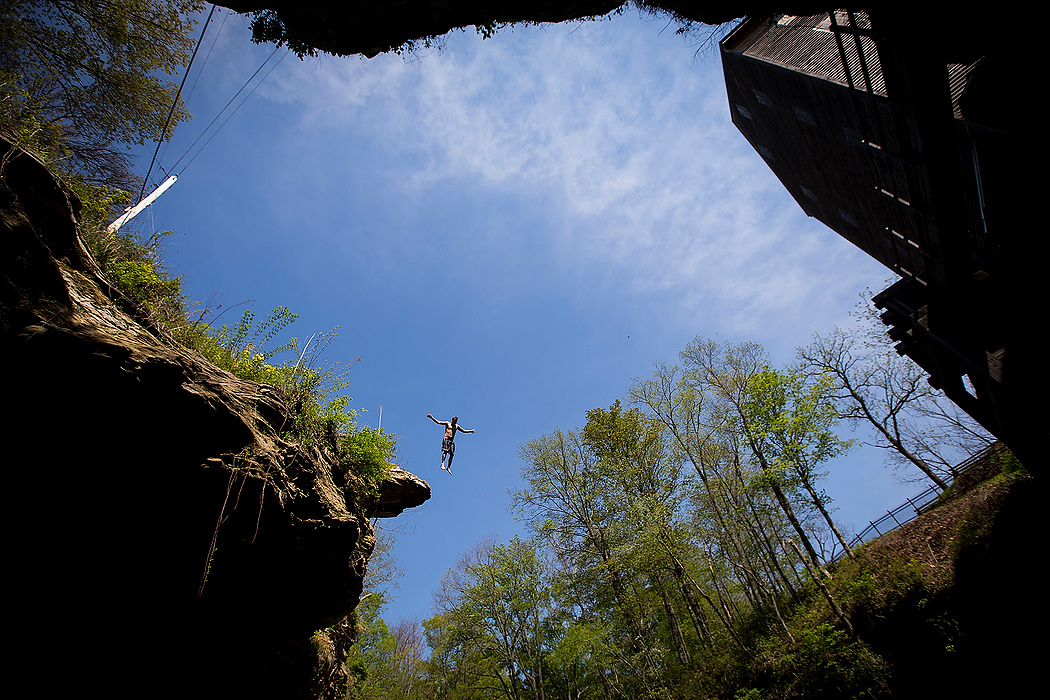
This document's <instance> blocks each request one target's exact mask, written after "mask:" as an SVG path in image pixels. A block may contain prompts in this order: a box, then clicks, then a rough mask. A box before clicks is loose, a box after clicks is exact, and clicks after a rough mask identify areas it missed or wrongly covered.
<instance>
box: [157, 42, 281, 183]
mask: <svg viewBox="0 0 1050 700" xmlns="http://www.w3.org/2000/svg"><path fill="white" fill-rule="evenodd" d="M280 48H281V47H279V46H278V47H277V48H275V49H274V50H273V53H271V54H270V55H269V56H267V57H266V60H265V61H263V62H262V64H261V65H260V66H259V67H258V68H257V69H256V70H255V72H254V73H252V75H251V77H250V78H248V80H247V81H245V83H244V85H242V86H241V89H240V90H238V91H237V93H236V94H235V95H234V96H233V97H231V98H230V101H229V102H227V103H226V106H225V107H223V108H222V109H221V110H219V113H218V114H216V115H215V118H214V119H212V120H211V122H210V123H209V124H208V126H206V127H205V128H204V131H202V132H201V134H200V136H198V137H197V138H196V139H195V140H194V141H193V143H191V144H190V146H189V148H187V149H186V152H185V153H183V154H182V156H181V157H180V158H179V159H178V160H177V161H175V165H173V166H171V169H172V170H175V168H177V167H178V165H179V163H181V162H182V159H183V158H185V157H186V156H187V155H189V153H190V151H192V150H193V147H194V146H196V145H197V142H199V141H200V140H201V139H202V138H204V135H205V134H207V133H208V129H210V128H211V127H212V125H213V124H215V122H216V121H218V120H219V117H221V116H222V113H223V112H225V111H226V110H227V108H229V106H230V105H231V104H233V101H234V100H236V99H237V96H238V95H240V94H241V93H242V92H243V91H244V89H245V88H246V87H248V84H249V83H251V82H252V80H254V79H255V76H257V75H258V74H259V71H261V70H262V69H263V68H264V67H265V66H266V64H267V63H269V62H270V59H271V58H273V57H274V55H275V54H276V53H277V52H278V51H279V50H280ZM287 55H288V53H287V52H286V53H285V54H284V56H281V59H280V60H279V61H277V63H274V64H273V65H272V66H271V67H270V70H268V71H266V75H264V76H263V77H262V80H260V81H259V82H257V83H256V84H255V87H253V88H252V89H251V92H249V93H248V94H247V95H246V96H245V98H244V99H243V100H241V103H240V104H238V105H237V106H236V107H235V108H234V109H233V111H232V112H230V114H229V116H227V117H226V119H225V120H223V122H222V124H220V125H219V128H218V129H216V130H215V131H213V132H212V134H211V136H209V137H208V140H207V141H205V142H204V145H203V146H201V147H200V149H198V151H197V152H196V153H195V154H193V157H192V158H190V159H189V161H188V162H187V163H186V165H185V167H183V169H182V171H183V172H185V171H186V168H188V167H190V163H192V162H193V161H195V160H196V159H197V156H199V155H200V154H201V152H202V151H203V150H204V149H205V148H207V147H208V144H209V143H211V140H212V139H213V138H215V137H216V136H217V135H218V133H219V132H220V131H222V128H223V127H224V126H226V122H228V121H230V119H231V118H233V115H234V114H237V110H239V109H240V108H241V107H243V106H244V103H245V102H247V101H248V98H250V97H251V96H252V95H253V94H255V91H256V90H258V89H259V86H260V85H262V84H263V82H264V81H265V80H266V78H267V77H268V76H269V75H270V73H272V72H273V71H274V69H275V68H277V66H279V65H281V61H283V60H284V59H285V56H287Z"/></svg>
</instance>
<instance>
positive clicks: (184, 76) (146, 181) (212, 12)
mask: <svg viewBox="0 0 1050 700" xmlns="http://www.w3.org/2000/svg"><path fill="white" fill-rule="evenodd" d="M213 14H215V5H214V4H213V5H212V6H211V12H209V13H208V19H206V20H205V21H204V28H203V29H201V35H200V38H198V39H197V45H196V46H195V47H193V55H191V56H190V62H189V63H188V64H187V65H186V73H185V74H184V75H183V76H182V82H181V83H179V89H178V91H177V92H176V93H175V99H174V100H172V103H171V109H170V110H168V118H167V119H166V120H164V128H163V129H162V130H161V132H160V140H159V141H157V148H156V149H155V150H154V151H153V160H151V161H150V162H149V168H148V169H147V170H146V176H145V177H144V178H142V190H141V191H140V192H139V199H140V200H141V199H142V197H143V195H144V194H146V183H148V182H149V176H150V173H151V172H153V164H154V163H156V162H157V154H158V153H160V145H161V144H162V143H164V135H165V134H166V133H168V125H169V124H171V117H172V115H173V114H175V107H177V106H178V104H179V97H180V96H181V95H182V87H183V85H185V84H186V78H188V77H190V68H192V67H193V59H194V58H196V57H197V50H198V49H199V48H200V47H201V42H202V41H204V33H205V32H206V31H208V23H209V22H211V16H212V15H213Z"/></svg>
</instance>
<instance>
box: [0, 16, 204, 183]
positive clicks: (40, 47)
mask: <svg viewBox="0 0 1050 700" xmlns="http://www.w3.org/2000/svg"><path fill="white" fill-rule="evenodd" d="M202 7H203V3H202V2H201V1H200V0H93V1H91V2H89V1H88V0H7V1H6V2H4V3H2V4H0V131H4V132H7V133H8V135H9V137H14V138H15V140H16V141H17V142H18V143H19V145H24V146H28V147H30V148H32V149H33V150H37V151H40V152H42V154H43V155H45V157H47V158H48V159H49V160H51V161H52V162H56V161H65V162H64V164H63V165H64V168H65V169H66V170H70V171H73V172H76V173H79V174H80V175H82V176H84V177H85V178H87V179H88V180H89V181H91V182H95V183H107V184H110V185H114V186H118V187H124V188H125V189H128V188H129V186H130V183H131V182H132V181H133V177H132V175H131V170H130V161H129V156H128V153H127V147H130V145H131V144H143V143H145V142H146V141H147V140H161V139H165V138H169V137H170V136H171V129H172V127H173V126H174V124H177V123H178V122H180V121H185V120H187V119H189V117H190V115H189V113H188V112H187V111H186V108H185V106H184V105H183V104H182V102H181V100H179V101H178V102H177V104H176V100H175V95H176V92H177V86H176V85H175V84H174V83H172V82H171V81H168V80H165V79H163V77H161V76H162V75H169V76H170V75H173V74H174V73H176V72H177V71H178V70H179V68H180V67H181V66H183V65H185V64H186V63H187V61H188V59H189V56H190V49H191V48H192V46H193V39H192V37H191V36H190V32H191V30H192V29H193V26H194V25H195V24H196V21H195V20H194V19H193V18H192V15H193V14H194V13H196V12H198V11H199V10H200V9H201V8H202ZM172 104H176V106H175V109H174V113H173V114H172V120H171V126H169V128H168V130H167V131H165V130H164V125H165V122H166V120H167V118H168V113H169V111H170V110H171V109H172ZM121 145H123V146H124V148H121Z"/></svg>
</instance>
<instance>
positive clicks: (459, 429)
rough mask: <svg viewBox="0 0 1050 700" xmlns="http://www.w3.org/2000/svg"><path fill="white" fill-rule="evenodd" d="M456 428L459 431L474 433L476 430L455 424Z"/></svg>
mask: <svg viewBox="0 0 1050 700" xmlns="http://www.w3.org/2000/svg"><path fill="white" fill-rule="evenodd" d="M456 430H458V431H459V432H461V433H476V432H477V431H476V430H473V429H472V430H467V429H466V428H464V427H463V426H462V425H457V426H456Z"/></svg>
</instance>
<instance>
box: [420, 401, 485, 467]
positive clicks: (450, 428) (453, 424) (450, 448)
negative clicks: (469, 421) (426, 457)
mask: <svg viewBox="0 0 1050 700" xmlns="http://www.w3.org/2000/svg"><path fill="white" fill-rule="evenodd" d="M427 418H429V419H430V420H432V421H434V422H435V423H437V424H438V425H443V426H445V439H444V440H442V441H441V468H442V469H444V470H445V471H447V472H448V473H449V474H451V473H452V457H453V455H455V454H456V443H455V439H456V431H457V430H458V431H459V432H461V433H473V432H475V431H473V430H465V429H464V428H463V427H462V426H460V425H459V416H452V420H451V421H447V420H438V419H437V418H435V417H434V416H432V415H430V414H429V413H428V414H427ZM445 455H448V467H447V468H446V467H445Z"/></svg>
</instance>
